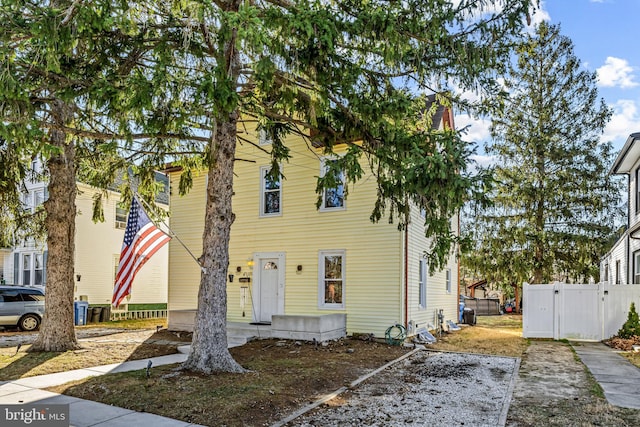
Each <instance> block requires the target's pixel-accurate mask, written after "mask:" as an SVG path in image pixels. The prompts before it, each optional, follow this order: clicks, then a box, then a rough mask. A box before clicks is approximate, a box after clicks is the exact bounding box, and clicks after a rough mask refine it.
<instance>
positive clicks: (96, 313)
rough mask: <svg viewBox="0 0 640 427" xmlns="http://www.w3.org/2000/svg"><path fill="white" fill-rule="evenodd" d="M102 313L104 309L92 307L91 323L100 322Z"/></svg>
mask: <svg viewBox="0 0 640 427" xmlns="http://www.w3.org/2000/svg"><path fill="white" fill-rule="evenodd" d="M100 313H102V307H91V323H98V322H99V321H100Z"/></svg>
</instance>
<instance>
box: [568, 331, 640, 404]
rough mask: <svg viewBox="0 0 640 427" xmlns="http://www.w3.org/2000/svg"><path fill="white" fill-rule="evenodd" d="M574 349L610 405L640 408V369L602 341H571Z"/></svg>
mask: <svg viewBox="0 0 640 427" xmlns="http://www.w3.org/2000/svg"><path fill="white" fill-rule="evenodd" d="M571 346H572V347H573V348H574V350H575V351H576V353H577V354H578V356H579V357H580V359H581V360H582V363H584V364H585V365H586V367H587V368H588V369H589V371H591V373H592V374H593V376H594V378H595V379H596V381H598V383H599V384H600V386H601V387H602V389H603V390H604V396H605V397H606V399H607V401H608V402H609V403H610V404H612V405H615V406H620V407H622V408H633V409H640V369H638V368H637V367H636V366H634V365H633V364H631V362H629V361H628V360H627V359H625V358H624V357H622V356H621V355H620V354H618V353H617V352H616V350H615V349H613V348H611V347H609V346H607V345H605V344H602V343H600V342H572V343H571Z"/></svg>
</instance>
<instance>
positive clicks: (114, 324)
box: [76, 318, 167, 330]
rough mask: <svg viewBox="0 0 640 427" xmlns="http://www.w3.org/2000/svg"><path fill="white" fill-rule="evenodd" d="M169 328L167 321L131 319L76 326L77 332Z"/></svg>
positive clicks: (164, 319)
mask: <svg viewBox="0 0 640 427" xmlns="http://www.w3.org/2000/svg"><path fill="white" fill-rule="evenodd" d="M158 326H162V327H163V328H166V327H167V319H166V318H161V319H130V320H114V321H110V322H101V323H87V324H86V325H84V326H76V330H83V329H95V328H118V329H156V327H158Z"/></svg>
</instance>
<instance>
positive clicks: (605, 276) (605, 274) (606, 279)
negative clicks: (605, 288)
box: [604, 264, 609, 282]
mask: <svg viewBox="0 0 640 427" xmlns="http://www.w3.org/2000/svg"><path fill="white" fill-rule="evenodd" d="M604 281H605V282H608V281H609V264H605V266H604Z"/></svg>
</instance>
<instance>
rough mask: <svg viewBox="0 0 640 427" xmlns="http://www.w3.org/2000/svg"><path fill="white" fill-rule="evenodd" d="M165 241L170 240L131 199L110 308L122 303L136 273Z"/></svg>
mask: <svg viewBox="0 0 640 427" xmlns="http://www.w3.org/2000/svg"><path fill="white" fill-rule="evenodd" d="M169 240H171V237H169V236H168V235H166V234H165V233H164V232H163V231H162V230H160V229H159V228H158V227H156V226H155V225H154V224H153V223H152V222H151V220H150V219H149V216H148V215H147V213H146V212H145V211H144V209H143V208H142V206H140V205H139V204H138V200H136V198H135V197H134V198H133V200H132V201H131V209H130V210H129V218H128V219H127V228H126V230H125V232H124V242H123V243H122V251H121V252H120V262H119V263H118V271H117V273H116V284H115V287H114V289H113V298H112V300H111V304H112V305H113V306H114V307H117V306H119V305H120V303H121V302H122V300H123V299H124V298H125V297H126V296H127V295H129V294H130V293H131V283H132V282H133V279H134V278H135V277H136V273H137V272H138V270H140V269H141V268H142V266H143V265H144V264H145V263H146V262H147V261H148V260H149V258H151V256H153V254H155V253H156V252H157V251H158V250H159V249H160V248H161V247H162V246H164V245H165V244H166V243H167V242H168V241H169Z"/></svg>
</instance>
